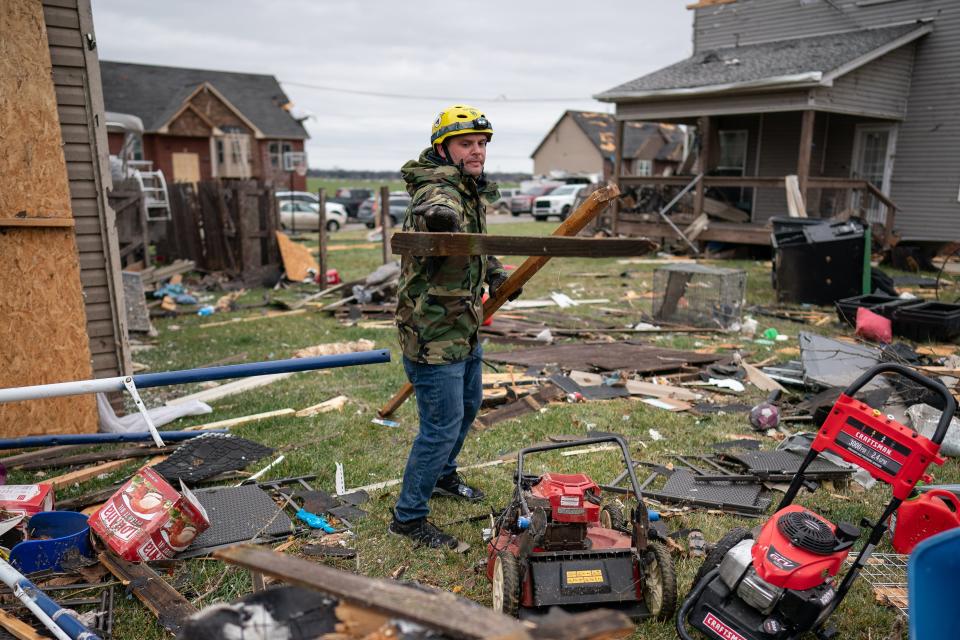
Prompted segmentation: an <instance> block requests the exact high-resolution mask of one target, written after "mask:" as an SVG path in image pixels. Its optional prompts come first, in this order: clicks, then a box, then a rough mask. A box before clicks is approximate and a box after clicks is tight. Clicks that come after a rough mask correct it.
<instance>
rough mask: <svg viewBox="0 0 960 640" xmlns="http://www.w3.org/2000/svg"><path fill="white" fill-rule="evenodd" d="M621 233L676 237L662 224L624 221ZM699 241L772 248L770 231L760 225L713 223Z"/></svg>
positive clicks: (651, 236)
mask: <svg viewBox="0 0 960 640" xmlns="http://www.w3.org/2000/svg"><path fill="white" fill-rule="evenodd" d="M620 232H621V233H623V234H627V235H631V236H645V237H648V238H673V237H675V234H674V233H673V230H672V229H671V228H670V227H669V226H668V225H666V224H664V223H661V222H647V221H633V220H622V221H621V222H620ZM698 239H699V240H700V241H701V242H710V241H716V242H730V243H733V244H751V245H759V246H770V229H769V228H767V227H766V226H764V225H759V224H747V223H744V224H737V223H731V222H711V223H710V226H709V228H707V230H706V231H704V232H703V233H701V234H700V237H699V238H698Z"/></svg>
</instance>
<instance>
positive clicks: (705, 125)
mask: <svg viewBox="0 0 960 640" xmlns="http://www.w3.org/2000/svg"><path fill="white" fill-rule="evenodd" d="M697 129H698V130H699V133H700V154H699V155H700V161H699V162H698V164H699V165H700V167H699V169H700V171H699V173H700V174H702V175H703V177H704V178H706V177H707V171H709V170H710V152H711V148H710V147H711V145H710V138H711V137H712V136H713V132H712V131H711V130H710V116H703V117H702V118H700V119H699V120H698V121H697ZM706 195H707V183H706V182H705V181H704V180H700V182H698V183H697V187H696V191H695V192H694V194H693V215H694V217H695V218H699V217H700V214H701V213H703V199H704V198H705V197H706Z"/></svg>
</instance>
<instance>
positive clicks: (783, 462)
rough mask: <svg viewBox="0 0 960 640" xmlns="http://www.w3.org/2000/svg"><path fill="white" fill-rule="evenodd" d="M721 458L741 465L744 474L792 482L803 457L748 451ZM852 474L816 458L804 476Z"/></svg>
mask: <svg viewBox="0 0 960 640" xmlns="http://www.w3.org/2000/svg"><path fill="white" fill-rule="evenodd" d="M723 457H724V458H725V459H727V460H731V461H733V462H736V463H738V464H741V465H743V466H744V467H745V470H744V473H747V474H750V475H756V476H759V477H761V478H762V479H764V480H774V481H789V480H792V479H793V476H795V475H796V474H797V471H798V470H799V469H800V464H801V463H802V462H803V456H801V455H799V454H796V453H793V452H791V451H749V452H744V453H727V454H724V456H723ZM853 472H854V470H853V469H844V468H843V467H840V466H837V465H835V464H833V463H832V462H830V461H829V460H824V459H823V458H817V459H816V460H814V461H813V462H812V463H810V466H809V467H807V470H806V472H805V473H804V476H805V477H806V478H807V479H809V480H833V479H837V478H847V477H849V476H850V475H851V474H852V473H853Z"/></svg>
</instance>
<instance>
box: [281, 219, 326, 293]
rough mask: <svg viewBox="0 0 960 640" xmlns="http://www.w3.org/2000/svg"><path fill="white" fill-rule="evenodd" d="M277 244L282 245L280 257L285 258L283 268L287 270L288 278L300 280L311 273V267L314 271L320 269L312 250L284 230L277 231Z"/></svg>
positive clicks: (295, 280)
mask: <svg viewBox="0 0 960 640" xmlns="http://www.w3.org/2000/svg"><path fill="white" fill-rule="evenodd" d="M277 244H279V245H280V258H281V259H282V260H283V270H284V271H286V272H287V280H292V281H294V282H299V281H301V280H303V279H304V278H306V277H307V276H308V275H310V274H309V272H308V270H309V269H313V272H314V273H318V272H319V271H320V265H318V264H317V260H316V258H314V257H313V254H311V253H310V250H309V249H307V248H306V247H305V246H303V245H302V244H297V243H296V242H294V241H293V240H291V239H290V238H289V237H288V236H287V234H285V233H283V232H282V231H277Z"/></svg>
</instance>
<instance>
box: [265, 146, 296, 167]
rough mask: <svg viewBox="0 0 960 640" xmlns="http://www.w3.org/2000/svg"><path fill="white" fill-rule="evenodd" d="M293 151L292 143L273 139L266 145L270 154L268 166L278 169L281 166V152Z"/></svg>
mask: <svg viewBox="0 0 960 640" xmlns="http://www.w3.org/2000/svg"><path fill="white" fill-rule="evenodd" d="M290 151H293V145H291V144H290V143H289V142H281V141H279V140H274V141H273V142H271V143H270V144H269V145H267V152H268V153H269V155H270V166H271V167H273V168H274V169H279V168H280V167H282V166H283V154H284V153H288V152H290Z"/></svg>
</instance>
